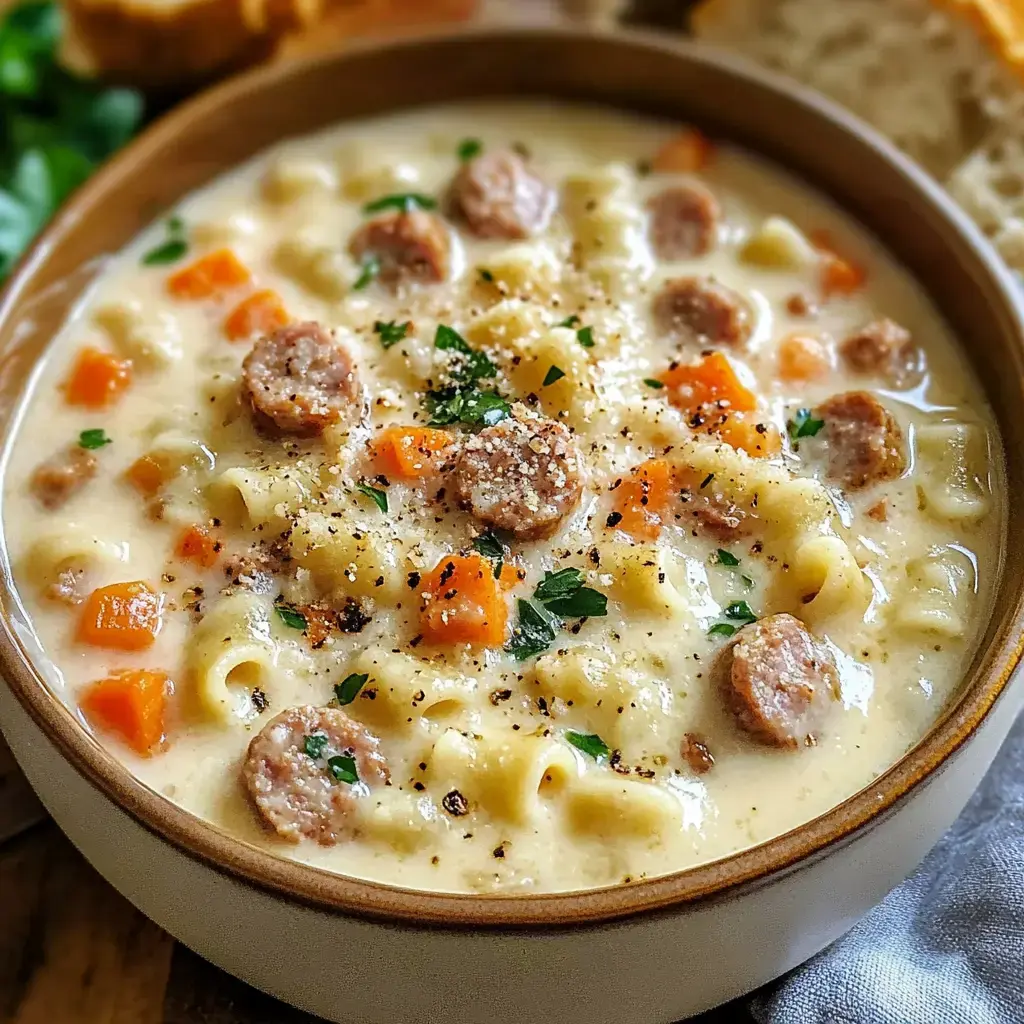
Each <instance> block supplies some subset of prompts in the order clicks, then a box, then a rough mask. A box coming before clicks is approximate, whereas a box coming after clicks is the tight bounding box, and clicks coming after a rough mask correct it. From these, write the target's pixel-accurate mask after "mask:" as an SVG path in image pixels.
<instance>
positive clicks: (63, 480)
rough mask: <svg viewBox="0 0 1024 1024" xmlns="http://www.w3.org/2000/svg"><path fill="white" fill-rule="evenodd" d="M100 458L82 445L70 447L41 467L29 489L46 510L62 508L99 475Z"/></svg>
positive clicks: (35, 473)
mask: <svg viewBox="0 0 1024 1024" xmlns="http://www.w3.org/2000/svg"><path fill="white" fill-rule="evenodd" d="M96 466H97V461H96V456H95V455H93V453H92V452H90V451H87V450H86V449H85V448H82V447H81V446H80V445H77V444H76V445H70V446H69V447H67V448H64V449H63V450H61V451H59V452H57V454H56V455H54V456H52V457H51V458H49V459H47V460H46V461H45V462H43V463H41V464H40V465H39V466H38V467H37V468H36V471H35V472H34V473H33V474H32V480H31V482H30V484H29V486H30V487H31V488H32V493H33V494H34V495H35V496H36V499H37V500H38V501H39V504H40V505H42V506H43V508H45V509H49V510H51V511H52V510H53V509H57V508H60V507H61V506H62V505H64V504H65V503H66V502H67V501H68V499H69V498H70V497H71V496H72V495H73V494H77V493H78V492H79V491H80V490H81V489H82V488H83V487H84V486H85V485H86V484H87V483H88V482H89V481H90V480H91V479H92V478H93V477H94V476H95V475H96Z"/></svg>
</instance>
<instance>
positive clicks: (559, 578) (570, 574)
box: [533, 568, 583, 601]
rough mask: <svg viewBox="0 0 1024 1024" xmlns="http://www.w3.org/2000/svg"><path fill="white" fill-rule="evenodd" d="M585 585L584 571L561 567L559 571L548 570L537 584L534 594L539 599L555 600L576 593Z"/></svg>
mask: <svg viewBox="0 0 1024 1024" xmlns="http://www.w3.org/2000/svg"><path fill="white" fill-rule="evenodd" d="M582 586H583V573H581V572H580V571H579V569H573V568H568V569H559V570H558V572H546V573H544V578H543V579H542V580H541V581H540V583H538V584H537V589H536V590H534V592H533V596H534V597H535V598H536V599H537V600H538V601H555V600H557V599H558V598H561V597H568V596H569V595H570V594H575V593H576V591H577V590H579V589H580V587H582Z"/></svg>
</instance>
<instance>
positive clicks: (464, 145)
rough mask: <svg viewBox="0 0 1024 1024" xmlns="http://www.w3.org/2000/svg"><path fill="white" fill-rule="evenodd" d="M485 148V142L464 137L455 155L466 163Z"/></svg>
mask: <svg viewBox="0 0 1024 1024" xmlns="http://www.w3.org/2000/svg"><path fill="white" fill-rule="evenodd" d="M483 150H484V144H483V143H482V142H481V141H480V140H479V139H463V140H462V141H461V142H460V143H459V144H458V146H457V147H456V149H455V155H456V156H457V157H458V158H459V159H460V160H461V161H462V162H463V163H465V162H466V161H467V160H472V159H473V157H475V156H479V155H480V154H481V153H482V152H483Z"/></svg>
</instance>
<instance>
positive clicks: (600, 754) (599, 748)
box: [565, 729, 611, 761]
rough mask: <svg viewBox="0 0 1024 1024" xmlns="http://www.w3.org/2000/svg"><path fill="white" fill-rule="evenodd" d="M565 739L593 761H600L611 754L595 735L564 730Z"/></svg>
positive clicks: (603, 742)
mask: <svg viewBox="0 0 1024 1024" xmlns="http://www.w3.org/2000/svg"><path fill="white" fill-rule="evenodd" d="M565 738H566V739H567V740H568V741H569V742H570V743H571V744H572V745H573V746H574V747H575V748H576V749H577V750H579V751H582V752H583V753H584V754H586V755H587V756H588V757H592V758H593V759H594V760H595V761H600V760H602V759H603V758H606V757H607V756H608V755H609V754H610V753H611V750H609V749H608V744H607V743H605V741H604V740H603V739H601V737H600V736H598V735H597V734H596V733H592V732H573V730H572V729H568V730H566V733H565Z"/></svg>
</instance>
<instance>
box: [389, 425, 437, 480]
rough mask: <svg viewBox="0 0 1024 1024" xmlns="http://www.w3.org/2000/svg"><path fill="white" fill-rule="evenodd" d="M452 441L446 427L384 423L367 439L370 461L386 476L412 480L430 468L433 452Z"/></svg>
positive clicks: (434, 458)
mask: <svg viewBox="0 0 1024 1024" xmlns="http://www.w3.org/2000/svg"><path fill="white" fill-rule="evenodd" d="M451 443H452V435H451V434H450V433H449V432H448V431H447V430H436V429H434V428H433V427H385V428H384V429H383V430H380V431H378V432H377V435H376V437H374V439H373V441H372V443H371V451H372V455H373V459H374V462H376V464H377V467H378V468H379V470H380V471H381V472H382V473H383V474H384V475H385V476H388V477H393V478H395V479H398V480H415V479H417V478H419V477H421V476H426V475H427V474H428V473H431V472H433V470H434V468H435V467H436V465H437V455H438V453H439V452H440V451H442V450H443V449H444V448H447V447H448V445H450V444H451Z"/></svg>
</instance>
